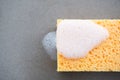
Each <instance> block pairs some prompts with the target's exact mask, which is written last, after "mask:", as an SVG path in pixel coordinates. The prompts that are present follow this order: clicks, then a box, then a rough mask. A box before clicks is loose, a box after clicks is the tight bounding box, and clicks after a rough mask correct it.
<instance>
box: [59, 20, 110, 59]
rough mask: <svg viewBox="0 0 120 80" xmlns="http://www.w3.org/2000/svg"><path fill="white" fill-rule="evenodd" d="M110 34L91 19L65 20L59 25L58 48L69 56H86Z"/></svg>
mask: <svg viewBox="0 0 120 80" xmlns="http://www.w3.org/2000/svg"><path fill="white" fill-rule="evenodd" d="M108 36H109V33H108V31H107V29H106V28H104V27H103V26H100V25H98V24H96V23H94V22H93V21H91V20H63V21H62V22H61V23H60V24H59V25H58V27H57V50H58V51H60V52H61V54H62V55H63V56H65V57H67V58H79V57H85V56H86V55H87V53H88V52H89V51H90V50H92V49H93V48H94V47H95V46H97V45H99V44H100V43H101V42H102V41H103V40H105V39H106V38H107V37H108Z"/></svg>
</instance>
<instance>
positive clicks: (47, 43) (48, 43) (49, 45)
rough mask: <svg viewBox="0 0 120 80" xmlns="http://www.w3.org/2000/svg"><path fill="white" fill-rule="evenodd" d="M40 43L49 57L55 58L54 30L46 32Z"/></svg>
mask: <svg viewBox="0 0 120 80" xmlns="http://www.w3.org/2000/svg"><path fill="white" fill-rule="evenodd" d="M42 45H43V47H44V49H45V51H46V53H47V54H48V55H49V56H50V57H51V59H52V60H56V59H57V51H56V32H49V33H48V34H46V35H45V37H44V38H43V40H42Z"/></svg>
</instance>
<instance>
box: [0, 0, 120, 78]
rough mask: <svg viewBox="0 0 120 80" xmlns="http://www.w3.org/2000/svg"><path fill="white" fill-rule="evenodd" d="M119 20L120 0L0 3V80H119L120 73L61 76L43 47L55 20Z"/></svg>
mask: <svg viewBox="0 0 120 80" xmlns="http://www.w3.org/2000/svg"><path fill="white" fill-rule="evenodd" d="M58 18H63V19H64V18H67V19H73V18H74V19H105V18H107V19H120V0H0V80H80V79H83V80H89V79H90V80H101V79H102V80H113V79H114V80H119V79H120V73H102V72H101V73H95V72H94V73H90V72H85V73H83V72H80V73H75V72H74V73H58V72H56V67H57V66H56V64H57V63H56V61H52V60H51V59H50V58H49V56H48V55H47V54H46V52H45V51H44V49H43V47H42V43H41V42H42V39H43V37H44V35H45V34H46V33H48V32H50V31H55V30H56V19H58Z"/></svg>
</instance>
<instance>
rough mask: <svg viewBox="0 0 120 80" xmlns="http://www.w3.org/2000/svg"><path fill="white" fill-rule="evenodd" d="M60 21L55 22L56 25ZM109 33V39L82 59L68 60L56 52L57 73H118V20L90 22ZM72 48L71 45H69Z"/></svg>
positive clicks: (119, 61)
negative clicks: (100, 26)
mask: <svg viewBox="0 0 120 80" xmlns="http://www.w3.org/2000/svg"><path fill="white" fill-rule="evenodd" d="M61 21H62V19H59V20H57V25H59V23H60V22H61ZM92 21H93V22H95V23H97V24H98V25H102V26H103V27H105V28H106V29H107V30H108V31H109V34H110V36H109V38H108V39H106V40H105V41H103V42H102V43H101V44H100V45H98V46H97V47H95V48H94V49H92V50H91V51H90V52H89V53H88V55H87V56H86V57H84V58H77V59H68V58H65V57H64V56H63V55H61V53H60V52H59V51H57V71H58V72H69V71H120V20H114V19H113V20H109V19H106V20H92ZM71 46H72V45H71Z"/></svg>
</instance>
